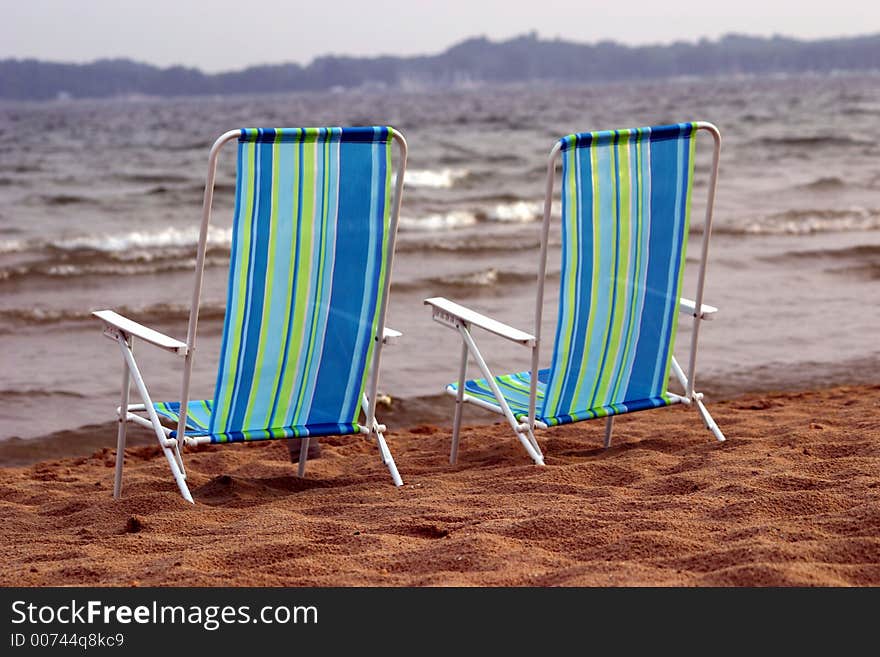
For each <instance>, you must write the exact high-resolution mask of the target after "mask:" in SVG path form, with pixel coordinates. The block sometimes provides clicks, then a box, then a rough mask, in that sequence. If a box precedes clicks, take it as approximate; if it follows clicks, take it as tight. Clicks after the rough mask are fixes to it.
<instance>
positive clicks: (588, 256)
mask: <svg viewBox="0 0 880 657" xmlns="http://www.w3.org/2000/svg"><path fill="white" fill-rule="evenodd" d="M700 130H705V131H707V132H708V133H710V134H711V135H712V137H713V138H714V146H715V147H714V155H713V161H712V169H711V173H710V176H709V185H708V190H709V192H708V204H707V207H706V220H705V225H704V228H703V240H702V248H701V253H700V263H699V273H698V276H697V287H696V297H695V300H693V301H691V300H688V299H684V298H681V296H680V294H681V289H682V276H683V273H684V267H685V253H686V249H687V240H688V232H689V216H690V205H691V191H692V186H693V178H694V175H693V173H694V153H695V147H696V135H697V132H698V131H700ZM720 145H721V137H720V134H719V132H718V130H717V128H715V126H713V125H712V124H709V123H681V124H676V125H667V126H659V127H653V128H637V129H630V130H613V131H606V132H589V133H581V134H574V135H569V136H567V137H563V138H562V139H560V140H559V141H558V143H557V144H556V145H555V146H554V147H553V150H552V151H551V153H550V160H549V164H548V168H547V186H546V198H545V201H544V220H543V225H542V228H541V250H540V261H539V266H538V293H537V302H536V306H535V330H534V333H533V334H531V333H527V332H525V331H520V330H517V329H515V328H513V327H510V326H508V325H506V324H503V323H501V322H498V321H495V320H493V319H491V318H489V317H486V316H484V315H481V314H479V313H477V312H474V311H473V310H470V309H468V308H465V307H464V306H460V305H458V304H456V303H453V302H451V301H449V300H448V299H444V298H442V297H435V298H432V299H426V300H425V303H426V304H428V305H430V306H431V307H432V312H433V317H434V319H435V320H436V321H438V322H440V323H441V324H444V325H446V326H449V327H451V328H453V329H455V330H457V331H458V332H459V333H460V334H461V338H462V342H463V344H462V351H461V365H460V370H459V379H458V381H457V382H455V383H452V384H450V385H449V386H448V387H447V389H446V391H447V393H448V394H450V395H453V396H454V397H455V398H456V407H455V419H454V424H453V439H452V453H451V456H450V460H451V462H452V463H455V460H456V456H457V452H458V444H459V435H460V429H461V409H462V404H463V403H465V402H468V403H473V404H475V405H477V406H481V407H483V408H486V409H489V410H492V411H494V412H496V413H500V414H502V415H504V416H505V418H506V419H507V421H508V423H509V424H510V426H511V428H512V429H513V431H514V433H515V434H516V436H517V438H518V439H519V441H520V442H521V443H522V445H523V447H524V448H525V449H526V451H527V452H528V454H529V455H530V456H531V457H532V459H533V460H534V461H535V462H536V463H538V464H539V465H542V464H543V462H544V458H543V454H542V452H541V448H540V446H539V445H538V441H537V440H536V439H535V429H546V428H548V427H551V426H556V425H560V424H567V423H570V422H578V421H581V420H589V419H593V418H600V417H604V418H607V419H606V430H605V446H606V447H608V446H610V444H611V435H612V428H613V421H614V416H615V415H620V414H622V413H629V412H633V411H641V410H645V409H651V408H662V407H666V406H669V405H671V404H687V405H690V406H693V407H695V408H696V409H697V411H698V412H699V414H700V416H701V417H702V419H703V421H704V423H705V425H706V427H707V428H708V429H709V430H710V431H711V432H712V433H713V434H714V435H715V437H716V438H717V439H718V440H719V441H723V440H724V435H723V434H722V432H721V430H720V429H719V428H718V425H717V424H716V423H715V421H714V420H713V419H712V416H711V415H710V414H709V411H708V410H707V409H706V407H705V405H704V404H703V401H702V398H703V395H702V394H701V393H698V392H696V391H695V390H694V378H695V374H696V358H697V341H698V338H699V331H700V324H701V323H702V321H703V320H707V319H711V318H712V316H713V315H714V313H715V312H716V311H717V309H716V308H714V307H712V306H708V305H704V304H703V288H704V282H705V277H706V264H707V258H708V248H709V236H710V233H711V227H712V208H713V204H714V199H715V187H716V182H717V177H718V158H719V151H720ZM560 158H561V159H562V260H561V272H560V277H561V281H560V288H559V302H558V319H557V325H556V336H555V342H554V347H553V354H552V357H551V359H550V363H549V367H546V368H540V367H539V357H540V347H541V315H542V311H543V303H544V281H545V275H546V266H547V247H548V239H547V238H548V234H549V227H550V208H551V203H552V199H553V185H554V177H555V172H556V165H557V160H558V159H560ZM698 309H699V310H698ZM679 312H684V313H685V314H687V315H689V316H691V317H692V318H693V329H692V333H691V340H690V342H691V344H690V352H689V361H688V366H687V372H686V373H685V371H684V370H683V369H682V368H681V367H680V366H679V364H678V362H677V361H676V359H675V357H674V356H673V348H674V345H675V335H676V329H677V326H678V313H679ZM474 326H476V327H480V328H482V329H484V330H487V331H489V332H490V333H493V334H495V335H498V336H500V337H502V338H506V339H508V340H511V341H513V342H515V343H518V344H520V345H523V346H525V347H527V348H529V349H531V368H530V369H529V370H527V371H523V372H519V373H516V374H507V375H503V376H495V375H493V373H492V372H491V370H490V369H489V367H488V365H487V364H486V361H485V359H484V358H483V355H482V354H481V353H480V350H479V349H478V347H477V345H476V343H475V341H474V338H473V336H472V335H471V328H472V327H474ZM469 355H471V356H472V357H473V359H474V360H475V361H476V363H477V365H478V366H479V369H480V372H481V373H482V375H483V378H481V379H471V380H468V379H467V366H468V356H469ZM670 371H671V372H672V374H673V375H674V377H675V379H677V381H678V383H679V384H680V385H681V391H680V392H679V393H674V392H670V391H669V390H668V382H669V377H670Z"/></svg>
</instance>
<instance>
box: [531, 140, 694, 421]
mask: <svg viewBox="0 0 880 657" xmlns="http://www.w3.org/2000/svg"><path fill="white" fill-rule="evenodd" d="M696 129H697V126H696V124H691V123H682V124H676V125H670V126H660V127H653V128H638V129H631V130H614V131H606V132H592V133H582V134H575V135H569V136H567V137H564V138H562V139H561V140H560V152H561V157H562V269H561V282H560V290H559V312H558V322H557V328H556V338H555V344H554V349H553V357H552V361H551V367H550V372H549V378H548V379H547V382H546V390H545V396H544V406H543V409H542V411H541V412H540V414H541V415H543V416H544V417H562V416H570V417H571V419H587V418H590V417H595V416H596V415H603V414H605V413H603V412H599V413H597V412H596V411H595V410H594V409H602V408H603V407H606V408H607V407H612V408H615V407H616V412H620V411H623V410H637V409H638V408H646V407H650V406H652V405H653V406H656V405H660V404H662V403H664V402H661V401H659V400H660V399H663V398H664V396H665V394H666V392H667V380H668V377H669V367H670V362H671V358H672V351H673V345H674V342H675V333H676V327H677V315H678V303H679V294H680V290H681V280H682V274H683V272H684V263H685V251H686V247H687V238H688V227H689V214H690V200H691V198H690V197H691V186H692V179H693V168H694V148H695V145H696V139H695V133H696ZM545 248H546V247H545ZM617 405H623V406H624V407H625V408H620V407H618V406H617ZM539 410H541V409H539Z"/></svg>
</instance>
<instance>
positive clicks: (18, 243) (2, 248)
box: [0, 240, 27, 253]
mask: <svg viewBox="0 0 880 657" xmlns="http://www.w3.org/2000/svg"><path fill="white" fill-rule="evenodd" d="M25 248H27V245H26V243H25V242H24V241H23V240H0V253H20V252H21V251H24V250H25Z"/></svg>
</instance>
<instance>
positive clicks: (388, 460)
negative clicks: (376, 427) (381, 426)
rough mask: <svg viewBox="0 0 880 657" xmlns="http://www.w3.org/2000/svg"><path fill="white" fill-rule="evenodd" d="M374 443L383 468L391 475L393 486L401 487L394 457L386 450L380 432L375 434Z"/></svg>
mask: <svg viewBox="0 0 880 657" xmlns="http://www.w3.org/2000/svg"><path fill="white" fill-rule="evenodd" d="M376 442H377V443H378V444H379V455H380V457H381V458H382V462H383V463H384V464H385V467H387V468H388V472H390V473H391V481H393V482H394V485H395V486H403V479H401V478H400V473H399V472H398V471H397V464H395V463H394V457H393V456H391V450H390V449H388V444H387V443H386V442H385V436H383V435H382V432H381V431H377V432H376Z"/></svg>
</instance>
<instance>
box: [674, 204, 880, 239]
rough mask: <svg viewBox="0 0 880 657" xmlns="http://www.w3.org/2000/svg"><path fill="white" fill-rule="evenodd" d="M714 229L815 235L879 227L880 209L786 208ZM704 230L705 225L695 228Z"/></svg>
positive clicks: (734, 233)
mask: <svg viewBox="0 0 880 657" xmlns="http://www.w3.org/2000/svg"><path fill="white" fill-rule="evenodd" d="M712 230H713V232H716V233H721V234H727V235H812V234H814V233H843V232H852V231H873V230H880V210H869V209H866V208H850V209H847V210H787V211H785V212H779V213H777V214H772V215H769V216H767V217H762V218H760V219H755V220H751V221H744V222H740V223H736V224H720V225H718V226H715V227H713V229H712ZM692 232H694V233H700V232H702V226H700V225H697V226H694V227H693V228H692Z"/></svg>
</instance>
